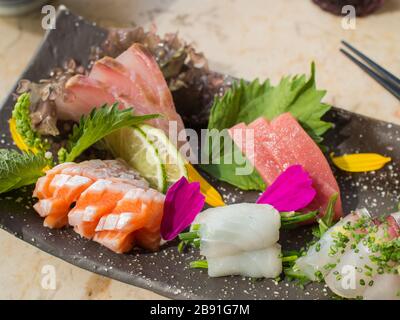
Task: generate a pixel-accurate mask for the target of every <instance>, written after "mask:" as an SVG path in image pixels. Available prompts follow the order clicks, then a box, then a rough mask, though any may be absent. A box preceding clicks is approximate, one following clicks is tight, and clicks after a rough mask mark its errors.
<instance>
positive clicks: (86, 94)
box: [55, 75, 125, 121]
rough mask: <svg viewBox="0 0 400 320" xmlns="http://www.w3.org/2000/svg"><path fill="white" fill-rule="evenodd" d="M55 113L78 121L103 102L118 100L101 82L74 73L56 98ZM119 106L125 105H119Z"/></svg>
mask: <svg viewBox="0 0 400 320" xmlns="http://www.w3.org/2000/svg"><path fill="white" fill-rule="evenodd" d="M55 102H56V106H57V115H58V117H59V118H60V119H61V120H74V121H79V119H80V118H81V116H82V115H85V114H89V113H90V112H91V111H92V109H93V108H98V107H101V106H103V105H104V104H109V105H112V104H113V103H115V102H120V100H119V99H118V97H117V96H114V95H113V94H112V93H111V92H110V91H109V90H108V88H107V87H106V86H105V85H104V84H103V83H101V82H99V81H96V80H94V79H90V78H89V77H87V76H83V75H75V76H73V77H71V78H70V79H69V80H68V81H67V83H66V84H65V88H64V92H63V94H62V95H60V96H58V97H57V98H56V101H55ZM119 107H120V108H125V106H122V105H120V106H119Z"/></svg>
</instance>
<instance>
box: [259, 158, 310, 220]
mask: <svg viewBox="0 0 400 320" xmlns="http://www.w3.org/2000/svg"><path fill="white" fill-rule="evenodd" d="M316 194H317V192H316V191H315V189H314V188H313V186H312V179H311V177H310V175H309V174H308V173H307V172H306V171H305V170H304V169H303V167H302V166H301V165H294V166H290V167H289V168H287V169H286V170H285V171H284V172H283V173H281V174H280V175H279V177H278V178H276V180H275V181H274V182H273V183H272V184H271V185H270V186H269V187H268V188H267V189H266V190H265V192H264V193H263V194H262V195H261V196H260V198H258V200H257V203H263V204H270V205H271V206H273V207H274V208H275V209H276V210H278V211H280V212H286V211H297V210H300V209H303V208H305V207H306V206H307V205H309V204H310V202H311V201H312V200H313V199H314V198H315V195H316Z"/></svg>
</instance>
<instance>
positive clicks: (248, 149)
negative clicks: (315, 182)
mask: <svg viewBox="0 0 400 320" xmlns="http://www.w3.org/2000/svg"><path fill="white" fill-rule="evenodd" d="M229 135H230V136H231V138H232V140H233V141H234V142H235V143H236V144H237V145H238V146H239V147H240V149H241V151H242V153H243V154H244V155H245V156H246V157H247V159H249V161H250V163H251V164H252V165H253V166H254V167H255V168H256V169H257V171H258V172H259V173H260V175H261V178H262V179H263V180H264V181H265V182H266V183H267V184H268V185H270V184H272V182H274V180H275V179H276V178H277V177H278V176H279V174H280V173H281V172H283V171H284V169H283V167H282V166H281V164H280V160H279V159H275V158H274V156H273V155H272V153H270V152H265V146H266V145H269V149H272V150H273V149H275V148H276V144H277V137H276V134H275V133H274V132H273V131H272V130H271V129H270V126H269V124H268V121H267V120H266V119H265V118H259V119H257V120H255V121H254V122H253V123H252V124H251V125H250V126H246V125H245V124H244V123H239V124H237V125H236V126H234V127H232V128H231V129H229ZM259 155H262V156H259Z"/></svg>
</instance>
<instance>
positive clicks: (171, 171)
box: [138, 124, 188, 186]
mask: <svg viewBox="0 0 400 320" xmlns="http://www.w3.org/2000/svg"><path fill="white" fill-rule="evenodd" d="M138 127H139V128H140V130H142V131H143V132H144V133H145V134H146V137H147V140H149V141H150V142H151V143H152V144H153V145H154V146H155V148H156V149H157V151H158V155H159V156H160V158H161V161H162V163H163V165H164V166H165V171H166V173H167V185H168V186H169V185H171V184H173V183H174V182H176V181H177V180H179V179H180V178H181V177H182V176H184V177H187V176H188V173H187V169H186V162H187V161H186V160H185V159H184V157H183V156H182V155H181V153H180V152H179V151H178V149H177V148H176V147H175V145H174V144H173V143H172V142H171V141H170V140H169V139H168V137H167V136H166V134H165V133H164V131H162V130H160V129H157V128H154V127H152V126H149V125H147V124H141V125H139V126H138Z"/></svg>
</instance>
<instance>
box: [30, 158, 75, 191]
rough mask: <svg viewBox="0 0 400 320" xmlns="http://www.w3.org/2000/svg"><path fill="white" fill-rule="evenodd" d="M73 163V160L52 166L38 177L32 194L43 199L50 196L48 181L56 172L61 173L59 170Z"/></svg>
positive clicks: (51, 179)
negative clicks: (43, 174)
mask: <svg viewBox="0 0 400 320" xmlns="http://www.w3.org/2000/svg"><path fill="white" fill-rule="evenodd" d="M72 165H74V163H73V162H65V163H62V164H59V165H57V166H55V167H54V168H52V169H50V170H48V171H47V172H46V175H45V176H43V177H40V178H39V179H38V181H37V182H36V186H35V189H34V190H33V196H34V197H35V198H39V199H45V198H49V197H51V196H52V194H53V193H52V192H51V191H50V190H49V187H50V183H51V182H52V181H53V178H54V176H55V175H56V174H59V173H61V171H62V170H63V169H65V168H67V167H69V166H72Z"/></svg>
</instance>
